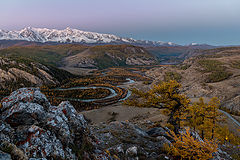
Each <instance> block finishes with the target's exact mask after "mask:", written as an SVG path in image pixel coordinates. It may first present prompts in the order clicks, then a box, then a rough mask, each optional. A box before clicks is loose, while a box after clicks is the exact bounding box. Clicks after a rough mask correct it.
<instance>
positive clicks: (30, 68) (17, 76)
mask: <svg viewBox="0 0 240 160" xmlns="http://www.w3.org/2000/svg"><path fill="white" fill-rule="evenodd" d="M25 63H26V64H25ZM0 75H1V76H0V89H2V88H3V89H6V88H8V87H9V86H12V87H13V89H15V88H14V84H16V87H19V86H29V84H31V86H41V85H43V84H58V83H59V82H58V80H57V79H56V78H55V77H54V76H53V73H52V72H51V71H50V69H49V68H48V67H46V66H44V65H42V64H40V63H33V62H31V63H30V62H24V61H18V60H12V59H10V58H2V57H0ZM11 84H12V85H11Z"/></svg>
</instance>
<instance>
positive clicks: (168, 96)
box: [125, 80, 190, 133]
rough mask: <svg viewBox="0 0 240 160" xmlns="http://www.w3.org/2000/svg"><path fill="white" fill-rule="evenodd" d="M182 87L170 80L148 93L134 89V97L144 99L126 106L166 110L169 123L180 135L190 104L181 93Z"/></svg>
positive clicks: (133, 101) (129, 101) (128, 102)
mask: <svg viewBox="0 0 240 160" xmlns="http://www.w3.org/2000/svg"><path fill="white" fill-rule="evenodd" d="M180 87H181V85H180V84H179V83H178V82H177V81H175V80H170V81H168V82H161V83H160V84H158V85H155V86H153V88H152V89H150V90H149V91H147V92H144V91H141V90H138V89H133V90H132V92H133V93H134V95H137V96H138V97H140V98H142V99H141V100H137V99H133V100H127V101H126V102H125V104H127V105H131V106H138V107H156V108H160V109H166V110H167V111H168V112H167V113H168V116H169V119H168V123H169V124H171V125H172V126H173V130H174V132H175V133H178V131H179V129H180V122H181V120H182V119H181V118H182V114H183V112H184V111H185V108H186V106H188V105H189V102H190V100H189V99H188V98H187V97H186V96H185V95H184V94H181V93H180V91H179V88H180Z"/></svg>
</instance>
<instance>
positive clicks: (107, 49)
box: [0, 44, 154, 69]
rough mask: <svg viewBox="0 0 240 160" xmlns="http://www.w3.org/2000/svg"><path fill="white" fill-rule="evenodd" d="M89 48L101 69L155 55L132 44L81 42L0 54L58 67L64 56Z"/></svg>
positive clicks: (7, 51)
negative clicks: (85, 43) (97, 44)
mask: <svg viewBox="0 0 240 160" xmlns="http://www.w3.org/2000/svg"><path fill="white" fill-rule="evenodd" d="M88 48H90V50H91V52H92V53H93V54H91V56H90V58H92V59H93V60H94V61H95V62H97V64H98V67H99V68H100V69H102V68H108V67H113V66H125V65H126V63H125V60H126V58H128V57H141V58H152V59H153V58H154V56H153V55H152V54H150V53H149V52H147V51H146V50H145V49H143V48H141V47H135V46H132V45H102V46H93V47H90V46H84V45H79V44H63V45H43V46H39V45H34V46H25V47H19V46H14V47H9V48H6V49H2V50H0V56H6V57H24V58H28V59H32V60H34V61H37V62H40V63H43V64H46V65H51V66H55V67H58V66H61V61H62V59H63V58H64V57H68V56H72V55H75V54H78V53H80V52H83V51H84V50H86V49H88Z"/></svg>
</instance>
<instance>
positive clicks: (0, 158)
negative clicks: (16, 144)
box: [0, 150, 12, 160]
mask: <svg viewBox="0 0 240 160" xmlns="http://www.w3.org/2000/svg"><path fill="white" fill-rule="evenodd" d="M0 160H12V158H11V155H10V154H8V153H4V152H2V151H1V150H0Z"/></svg>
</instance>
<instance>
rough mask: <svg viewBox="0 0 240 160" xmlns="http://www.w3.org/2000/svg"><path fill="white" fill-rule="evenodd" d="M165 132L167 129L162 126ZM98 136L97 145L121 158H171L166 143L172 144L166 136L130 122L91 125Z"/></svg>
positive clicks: (93, 132) (94, 133) (132, 159)
mask: <svg viewBox="0 0 240 160" xmlns="http://www.w3.org/2000/svg"><path fill="white" fill-rule="evenodd" d="M161 130H162V131H163V132H164V133H163V132H162V133H163V134H166V132H167V130H166V129H164V128H161ZM91 131H92V135H93V136H95V137H96V140H97V141H96V142H95V146H97V147H98V148H99V149H100V150H106V151H107V153H108V154H109V155H111V156H112V157H118V158H119V159H129V160H135V159H136V160H137V159H169V157H168V156H167V154H166V153H167V151H166V149H165V145H171V142H170V139H167V138H166V137H164V136H161V135H159V136H158V135H157V136H152V135H150V134H148V132H147V131H146V130H144V129H141V128H139V127H138V126H137V125H135V124H132V123H130V122H111V123H110V124H99V125H94V126H91Z"/></svg>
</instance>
